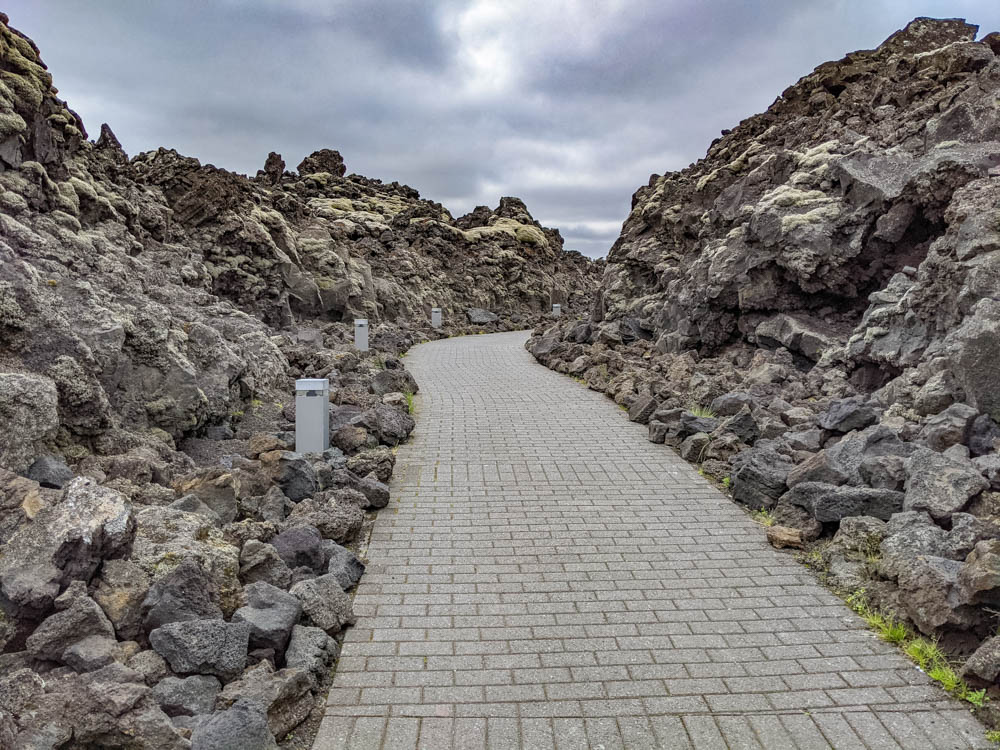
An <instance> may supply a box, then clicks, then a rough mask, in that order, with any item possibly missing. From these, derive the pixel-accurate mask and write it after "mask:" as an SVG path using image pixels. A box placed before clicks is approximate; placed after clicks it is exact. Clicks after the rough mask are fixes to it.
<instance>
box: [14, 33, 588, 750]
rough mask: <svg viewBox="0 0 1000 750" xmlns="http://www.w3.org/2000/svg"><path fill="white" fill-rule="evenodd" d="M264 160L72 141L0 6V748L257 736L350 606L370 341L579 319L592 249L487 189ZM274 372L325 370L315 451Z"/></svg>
mask: <svg viewBox="0 0 1000 750" xmlns="http://www.w3.org/2000/svg"><path fill="white" fill-rule="evenodd" d="M285 167H286V165H285V162H284V160H283V159H282V158H281V156H280V155H279V154H276V153H271V154H269V155H268V157H267V160H266V162H265V164H264V168H263V169H262V170H261V171H260V172H259V173H258V174H257V175H256V176H255V177H253V178H248V177H245V176H243V175H238V174H234V173H231V172H228V171H226V170H223V169H218V168H216V167H214V166H211V165H202V164H201V163H200V162H198V160H196V159H191V158H187V157H184V156H182V155H180V154H178V153H177V152H176V151H173V150H167V149H159V150H157V151H152V152H149V153H144V154H139V155H137V156H135V157H134V158H131V159H130V158H129V157H128V156H127V155H126V154H125V152H124V150H123V149H122V146H121V144H120V143H119V141H118V139H117V138H116V137H115V134H114V133H113V132H112V130H111V128H110V127H108V126H107V125H103V126H102V127H101V130H100V136H99V137H98V139H97V141H96V142H92V141H88V140H87V133H86V131H85V130H84V127H83V123H82V122H80V119H79V117H77V116H76V115H75V114H74V113H73V112H72V110H70V109H68V107H67V105H66V103H65V102H63V101H62V100H61V99H59V97H58V96H57V91H56V89H55V88H53V86H52V77H51V75H50V74H49V73H48V71H47V70H46V68H45V65H44V63H42V61H41V58H40V56H39V53H38V50H37V48H36V47H35V46H34V44H33V43H32V42H31V41H30V40H29V39H27V38H26V37H24V36H23V35H22V34H20V33H19V32H17V31H16V30H14V29H12V28H11V27H10V26H9V25H8V19H7V17H6V16H5V15H3V14H0V542H2V543H3V551H2V552H0V693H2V695H3V696H13V697H18V696H22V695H23V697H24V699H23V700H18V701H13V702H11V701H0V745H3V746H4V747H7V746H11V747H43V746H44V747H69V746H73V747H77V746H79V747H84V746H86V747H128V748H147V747H148V748H185V747H190V746H192V745H193V746H195V747H208V746H212V747H216V746H221V745H222V744H226V743H230V744H232V743H235V744H233V746H236V745H237V744H240V743H241V742H242V743H243V745H242V746H248V745H246V743H247V742H249V743H250V745H252V746H253V747H258V746H259V747H273V746H275V742H274V737H273V734H274V733H277V734H279V735H281V736H284V735H285V734H287V733H288V732H290V731H291V730H292V729H294V728H295V726H296V725H298V724H299V723H300V722H301V721H302V720H303V719H304V718H305V717H306V716H307V715H308V714H309V713H310V711H312V710H313V708H314V707H315V706H316V705H317V698H318V696H321V694H322V692H323V690H324V688H325V686H326V685H327V684H328V682H329V675H330V669H329V668H330V665H331V662H332V660H333V659H334V658H336V656H337V653H338V649H337V645H336V641H335V640H333V638H334V637H335V636H337V635H339V634H340V632H341V631H342V630H343V629H344V628H345V627H347V626H349V625H350V624H352V623H353V622H354V620H355V617H354V613H353V611H352V608H351V600H350V597H349V596H348V595H347V594H346V593H345V592H344V589H346V588H350V587H352V586H354V585H355V584H356V583H357V581H358V578H359V577H360V576H361V574H362V572H363V570H364V565H363V564H362V563H361V562H360V561H359V560H357V559H356V558H355V557H354V556H353V555H352V554H351V553H350V552H349V551H348V550H347V549H345V548H343V547H341V546H340V545H341V544H352V543H354V542H355V541H356V538H357V536H358V534H359V532H360V530H361V528H362V525H363V523H364V521H365V518H366V511H369V510H372V511H373V510H376V509H378V508H382V507H385V505H386V504H387V503H388V502H389V490H388V487H387V486H386V484H385V482H386V481H388V479H389V477H390V475H391V473H392V469H393V465H394V461H395V458H394V455H393V453H392V451H391V450H390V448H389V447H388V446H395V445H397V444H398V443H400V442H402V441H403V440H406V438H407V437H408V436H409V434H410V432H411V431H412V430H413V428H414V422H413V419H412V418H411V417H410V415H409V404H408V395H412V394H413V393H415V392H416V391H417V390H418V386H417V383H416V382H415V381H414V380H413V378H412V376H410V375H409V374H408V373H406V371H405V369H404V367H403V363H402V361H401V360H400V359H398V358H397V357H398V355H399V354H400V353H401V352H403V351H405V349H407V348H408V347H409V346H411V345H412V344H413V343H415V342H417V341H419V340H422V339H426V338H433V337H437V336H443V335H448V334H450V333H459V332H466V331H490V330H510V329H513V328H517V327H521V328H526V327H529V326H531V325H534V324H535V323H536V322H537V321H538V320H540V319H541V318H542V316H543V315H545V314H547V313H548V311H549V310H550V309H551V308H550V305H551V304H552V303H553V302H559V303H561V304H562V305H563V309H564V310H565V309H567V308H568V309H570V310H574V309H579V310H583V309H586V308H588V307H589V304H590V301H589V298H590V293H591V292H592V291H593V289H594V288H595V287H596V283H597V280H598V275H599V272H600V270H601V269H602V264H601V263H592V262H590V261H589V260H587V259H586V258H584V257H583V256H581V255H579V254H578V253H571V252H566V251H564V250H563V246H562V245H563V243H562V238H561V237H560V236H559V233H558V231H556V230H553V229H547V228H544V227H542V226H541V225H540V224H538V222H536V221H535V220H534V219H533V218H532V217H531V215H530V214H529V213H528V211H527V209H526V208H525V206H524V204H523V203H522V202H521V201H519V200H517V199H515V198H504V199H502V200H501V202H500V206H499V207H498V208H497V209H496V210H492V211H491V210H489V209H485V208H479V209H477V210H476V211H474V212H473V213H472V214H470V215H469V216H468V217H463V218H462V219H458V220H455V219H453V218H452V217H451V215H450V214H449V213H448V212H447V210H446V209H444V207H442V206H441V205H440V204H437V203H434V202H432V201H428V200H423V199H421V198H420V196H419V194H418V193H417V191H416V190H414V189H413V188H410V187H407V186H405V185H400V184H398V183H391V184H383V183H382V182H381V181H379V180H373V179H368V178H365V177H361V176H358V175H347V176H345V174H346V167H345V165H344V160H343V158H342V157H341V155H340V154H339V153H338V152H336V151H332V150H329V149H323V150H320V151H316V152H314V153H313V154H311V155H310V156H307V157H306V158H305V159H303V160H302V162H301V163H300V164H299V166H298V171H297V173H296V172H289V171H286V168H285ZM432 306H434V307H441V308H443V309H444V329H443V330H433V329H432V328H431V327H430V320H429V313H430V309H431V307H432ZM470 308H486V309H487V310H488V311H489V313H490V314H491V318H490V320H489V321H488V322H473V321H470V320H468V318H467V315H466V310H468V309H470ZM355 317H365V318H368V319H369V320H370V321H371V324H372V328H371V340H370V343H371V350H370V351H367V352H360V351H358V350H356V349H355V348H354V347H353V345H352V338H351V336H352V330H351V328H352V319H353V318H355ZM302 377H320V378H327V379H329V381H330V384H331V396H330V404H329V409H330V414H331V425H332V428H333V430H332V431H333V434H334V441H333V446H330V447H328V449H327V450H324V451H322V452H319V453H309V454H300V453H296V452H294V447H295V438H294V433H293V430H294V424H293V423H294V420H295V405H294V403H290V401H292V400H293V395H292V391H293V387H294V380H295V379H297V378H302ZM345 431H346V432H345ZM348 438H349V439H348ZM334 446H336V447H334ZM304 561H305V562H304ZM314 625H315V626H316V627H313V626H314ZM245 670H246V671H245ZM42 675H44V678H43V677H42ZM0 697H2V696H0ZM320 702H321V700H320ZM220 743H221V744H220ZM226 746H229V744H226Z"/></svg>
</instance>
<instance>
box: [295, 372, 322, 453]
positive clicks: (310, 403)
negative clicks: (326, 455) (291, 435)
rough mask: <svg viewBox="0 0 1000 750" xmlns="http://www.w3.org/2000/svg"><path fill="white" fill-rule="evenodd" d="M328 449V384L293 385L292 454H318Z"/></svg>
mask: <svg viewBox="0 0 1000 750" xmlns="http://www.w3.org/2000/svg"><path fill="white" fill-rule="evenodd" d="M329 447H330V381H329V380H327V379H326V378H303V379H301V380H296V381H295V452H296V453H322V452H323V451H325V450H326V449H327V448H329Z"/></svg>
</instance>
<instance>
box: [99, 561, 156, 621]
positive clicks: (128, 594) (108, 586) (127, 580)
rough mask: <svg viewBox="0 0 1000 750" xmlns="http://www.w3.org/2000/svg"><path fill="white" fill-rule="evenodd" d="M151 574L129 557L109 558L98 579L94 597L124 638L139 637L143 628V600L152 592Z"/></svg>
mask: <svg viewBox="0 0 1000 750" xmlns="http://www.w3.org/2000/svg"><path fill="white" fill-rule="evenodd" d="M149 583H150V578H149V575H148V574H147V573H146V572H145V571H144V570H143V569H142V568H140V567H139V566H138V565H136V564H135V563H133V562H130V561H129V560H107V561H105V562H104V564H103V565H102V566H101V572H100V575H98V577H97V578H95V579H94V583H93V587H94V588H93V594H92V596H93V597H94V601H95V602H97V603H98V604H99V605H101V609H102V610H104V614H106V615H107V616H108V619H109V620H111V624H112V625H114V626H115V633H117V634H118V637H119V638H122V639H124V640H136V639H138V638H139V637H140V635H141V633H142V632H143V629H142V622H143V611H142V603H143V602H144V601H145V600H146V594H148V593H149Z"/></svg>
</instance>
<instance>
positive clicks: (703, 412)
mask: <svg viewBox="0 0 1000 750" xmlns="http://www.w3.org/2000/svg"><path fill="white" fill-rule="evenodd" d="M687 410H688V411H689V412H691V413H692V414H694V415H695V416H696V417H702V418H706V419H715V412H714V411H712V410H711V409H709V408H708V407H707V406H698V404H690V405H689V406H688V407H687Z"/></svg>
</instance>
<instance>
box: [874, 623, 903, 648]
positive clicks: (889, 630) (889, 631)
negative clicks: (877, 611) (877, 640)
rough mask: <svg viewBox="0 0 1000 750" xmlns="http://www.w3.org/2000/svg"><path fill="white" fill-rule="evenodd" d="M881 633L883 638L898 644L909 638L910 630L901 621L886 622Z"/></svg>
mask: <svg viewBox="0 0 1000 750" xmlns="http://www.w3.org/2000/svg"><path fill="white" fill-rule="evenodd" d="M879 635H880V636H882V640H884V641H886V642H888V643H895V644H897V645H898V644H900V643H903V642H904V641H905V640H906V639H907V637H908V636H909V635H910V631H909V630H908V629H907V627H906V625H904V624H903V623H901V622H889V623H886V626H885V628H883V629H882V631H881V632H880V633H879Z"/></svg>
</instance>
